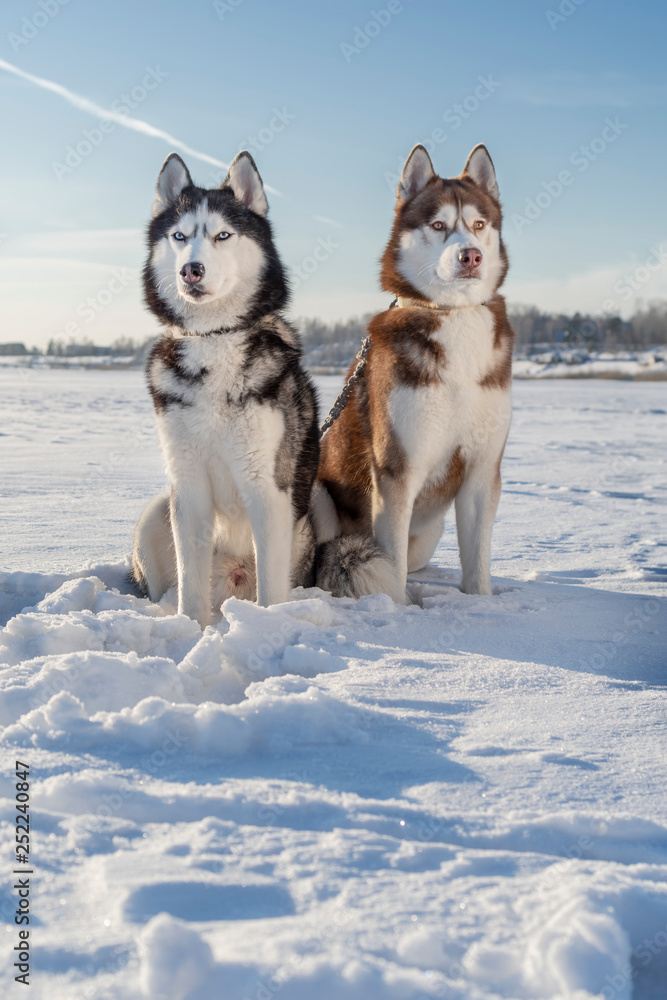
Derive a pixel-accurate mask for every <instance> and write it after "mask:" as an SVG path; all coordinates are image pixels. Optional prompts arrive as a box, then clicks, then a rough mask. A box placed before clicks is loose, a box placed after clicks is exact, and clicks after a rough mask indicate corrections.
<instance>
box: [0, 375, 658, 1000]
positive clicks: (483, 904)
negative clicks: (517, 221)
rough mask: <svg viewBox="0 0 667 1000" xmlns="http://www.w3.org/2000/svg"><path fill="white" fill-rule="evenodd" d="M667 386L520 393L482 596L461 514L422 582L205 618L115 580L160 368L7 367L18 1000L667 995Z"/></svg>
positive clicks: (141, 492) (2, 963)
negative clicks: (149, 376) (21, 932)
mask: <svg viewBox="0 0 667 1000" xmlns="http://www.w3.org/2000/svg"><path fill="white" fill-rule="evenodd" d="M318 381H319V385H320V388H321V392H322V397H323V400H324V403H325V405H327V406H328V405H329V403H330V402H331V401H332V399H333V397H334V395H335V392H336V390H337V388H338V385H339V380H338V379H335V378H322V379H320V380H318ZM665 403H666V400H665V390H664V387H663V386H662V385H660V384H659V383H655V384H651V383H641V384H635V383H625V382H607V381H587V380H582V381H568V382H563V381H555V382H548V383H545V382H521V383H519V384H517V385H516V386H515V414H514V422H513V426H512V432H511V436H510V441H509V444H508V450H507V456H506V459H505V463H504V492H503V497H502V500H501V504H500V509H499V513H498V520H497V525H496V531H495V536H494V584H495V594H494V596H493V597H488V598H487V597H469V596H465V595H463V594H461V593H460V592H459V590H458V589H457V586H456V584H457V580H458V577H459V573H458V568H457V555H456V547H455V534H454V530H453V526H452V525H451V524H450V525H449V527H448V529H447V531H446V533H445V537H444V538H443V541H442V543H441V545H440V547H439V549H438V552H437V554H436V558H435V559H434V562H433V565H432V566H430V567H429V568H428V569H427V570H426V571H424V572H423V573H421V574H419V575H418V576H416V577H415V578H414V580H413V581H412V583H411V589H412V593H413V597H414V598H415V602H416V603H415V604H414V605H412V606H411V607H409V608H397V607H395V606H394V605H393V604H392V603H391V601H390V600H389V599H388V598H386V597H384V596H377V597H369V598H365V599H363V600H361V601H358V602H354V601H350V600H333V599H331V598H329V597H327V596H326V595H324V594H322V593H321V592H319V591H308V592H303V591H297V592H295V593H294V595H293V600H292V602H291V603H290V604H287V605H282V606H279V607H276V608H271V609H260V608H256V607H255V606H254V605H250V604H245V603H243V602H238V601H229V602H227V604H226V605H225V608H224V612H225V621H224V623H223V624H221V625H219V626H217V627H214V628H209V629H207V631H206V632H205V633H204V634H203V635H202V633H201V631H200V630H199V628H198V626H197V625H196V624H195V623H193V622H191V621H189V620H188V619H184V618H180V617H178V616H176V615H174V614H173V606H171V605H170V603H169V600H168V599H165V601H164V602H163V605H162V606H155V605H151V604H150V603H148V602H147V601H144V600H139V599H138V598H136V597H134V596H132V595H131V594H130V593H128V588H127V586H126V584H125V579H124V576H125V564H124V562H123V559H124V556H125V555H126V553H127V552H128V551H129V547H130V539H131V531H132V525H133V522H134V520H135V518H136V516H137V515H138V513H139V511H140V509H141V507H142V504H143V503H144V502H145V500H146V499H147V498H148V497H149V496H151V495H152V494H153V493H154V492H155V491H156V490H158V489H160V488H161V487H162V486H163V484H164V476H163V473H162V470H161V463H160V458H159V455H158V451H157V443H156V439H155V434H154V430H153V423H152V415H151V411H150V406H149V403H148V399H147V394H146V391H145V388H144V386H143V380H142V375H141V373H140V372H136V371H126V372H120V371H83V370H70V371H49V370H33V371H30V370H24V371H17V370H11V369H8V368H5V369H1V370H0V418H1V424H0V428H1V431H2V436H0V469H1V470H2V498H1V500H0V517H1V519H2V524H3V532H2V536H3V544H2V549H3V553H2V563H3V566H4V568H5V570H6V572H5V573H4V574H3V575H2V577H1V578H0V590H1V591H2V594H1V595H0V596H1V597H2V601H3V609H4V610H3V613H2V618H1V620H0V621H1V623H4V622H7V624H6V627H5V629H4V631H3V632H2V633H1V634H0V661H1V662H2V663H4V664H5V665H4V666H2V667H0V685H1V692H2V693H1V696H0V727H1V732H0V735H1V739H2V750H3V760H4V763H5V774H6V775H7V774H9V775H11V774H12V773H13V768H14V761H15V759H16V758H18V759H20V760H22V761H27V762H28V763H30V765H31V803H32V825H31V837H32V849H33V855H32V860H33V862H34V868H35V872H36V874H35V875H34V876H33V881H34V885H33V896H32V923H31V932H32V934H31V939H30V940H31V950H32V952H33V959H32V971H31V980H32V989H31V994H30V995H31V996H32V997H34V998H40V1000H41V998H44V1000H79V998H82V1000H83V998H93V997H95V998H100V1000H102V998H104V1000H107V998H108V1000H121V998H122V1000H140V998H142V1000H143V998H150V1000H186V998H189V1000H194V998H195V997H197V998H199V1000H272V998H273V997H276V996H277V997H279V998H280V1000H315V998H317V1000H346V998H350V1000H427V998H432V997H439V998H441V997H445V998H447V1000H482V998H484V1000H492V998H503V1000H533V998H534V1000H538V998H551V1000H556V998H558V1000H565V998H568V1000H570V998H574V1000H590V998H591V997H604V998H605V1000H630V998H633V1000H664V998H665V996H667V987H666V983H667V791H666V789H667V754H666V753H665V746H666V735H667V734H666V718H667V713H666V711H665V685H666V683H667V653H666V649H667V643H666V641H665V640H666V631H667V629H666V618H665V607H666V602H665V599H664V598H665V594H666V592H667V566H666V562H667V560H666V559H665V544H666V540H665V533H664V527H665V507H666V502H667V493H666V484H665V448H664V442H665V428H666V423H667V421H666V417H667V406H666V405H665ZM4 789H5V792H4V794H5V795H6V796H7V797H6V798H5V799H4V800H2V801H1V802H0V807H1V810H2V812H1V816H2V821H3V823H2V826H1V827H0V857H2V858H3V859H4V862H3V865H4V867H3V868H2V871H3V875H4V874H5V873H6V882H5V888H4V889H3V894H2V896H1V897H0V912H2V916H3V920H4V921H5V927H6V931H5V932H1V933H0V942H2V941H3V938H4V944H3V947H2V948H0V969H1V970H2V975H3V977H4V982H5V985H4V986H3V992H2V995H3V997H14V996H16V997H19V996H22V995H23V993H22V991H23V990H24V987H23V986H22V985H20V984H16V983H15V982H14V979H13V977H14V975H15V970H14V969H13V965H12V963H13V962H14V961H15V958H14V957H12V956H13V955H14V954H15V952H13V950H12V949H13V948H14V946H15V945H18V936H17V932H18V928H17V927H16V925H15V924H14V922H13V920H14V910H15V909H16V899H17V897H16V890H14V889H12V888H11V885H12V883H11V877H12V876H11V874H10V873H11V864H12V858H13V852H14V822H15V816H16V813H15V811H14V806H13V795H14V789H13V781H11V780H10V781H9V782H7V783H6V784H5V785H4Z"/></svg>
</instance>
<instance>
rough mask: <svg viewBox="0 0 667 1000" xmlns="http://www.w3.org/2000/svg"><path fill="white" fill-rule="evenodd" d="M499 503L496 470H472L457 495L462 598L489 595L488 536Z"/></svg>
mask: <svg viewBox="0 0 667 1000" xmlns="http://www.w3.org/2000/svg"><path fill="white" fill-rule="evenodd" d="M499 499H500V473H499V471H498V470H497V466H496V465H495V464H494V465H490V466H489V465H484V466H481V467H480V468H478V469H475V468H473V469H472V470H470V472H469V474H468V475H467V476H466V478H465V480H464V482H463V484H462V486H461V488H460V490H459V492H458V493H457V495H456V501H455V504H456V533H457V535H458V539H459V554H460V556H461V569H462V577H461V589H462V590H463V592H464V594H490V593H491V533H492V531H493V521H494V518H495V516H496V509H497V507H498V500H499Z"/></svg>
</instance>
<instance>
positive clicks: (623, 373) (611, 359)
mask: <svg viewBox="0 0 667 1000" xmlns="http://www.w3.org/2000/svg"><path fill="white" fill-rule="evenodd" d="M514 377H515V378H521V379H524V378H540V379H543V378H549V379H552V378H618V379H629V380H633V379H637V380H639V381H644V380H647V381H651V380H654V379H655V380H657V381H663V382H664V381H665V380H667V351H665V348H664V347H661V348H655V349H654V350H651V351H615V352H613V353H612V352H611V351H593V352H591V353H589V352H588V351H585V350H581V349H578V348H563V347H560V348H556V349H554V350H549V351H546V352H543V353H532V354H526V355H522V356H520V357H517V358H515V359H514Z"/></svg>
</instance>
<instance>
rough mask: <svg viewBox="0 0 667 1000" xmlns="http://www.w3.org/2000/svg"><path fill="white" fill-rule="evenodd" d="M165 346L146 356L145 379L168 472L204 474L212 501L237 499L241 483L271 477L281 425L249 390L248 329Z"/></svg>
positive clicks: (178, 478) (191, 476)
mask: <svg viewBox="0 0 667 1000" xmlns="http://www.w3.org/2000/svg"><path fill="white" fill-rule="evenodd" d="M168 346H169V347H170V348H174V350H171V351H170V350H165V351H164V352H162V353H160V352H158V353H156V355H155V356H154V358H153V361H152V363H151V366H150V369H149V382H150V384H151V387H152V388H153V390H154V398H155V399H156V404H157V405H156V409H157V412H156V419H157V427H158V434H159V438H160V445H161V448H162V453H163V455H164V458H165V462H166V466H167V473H168V475H169V478H170V480H171V482H172V484H175V483H179V484H184V483H185V482H187V481H188V480H198V481H201V480H202V478H205V479H206V480H207V481H208V482H209V483H210V485H211V487H212V490H213V494H214V497H215V500H216V506H219V505H220V504H223V505H228V504H229V503H230V502H238V501H239V500H240V498H242V497H243V494H244V492H245V488H246V486H247V484H248V483H249V482H251V481H253V480H257V479H260V478H271V477H273V474H274V470H275V458H276V453H277V451H278V449H279V446H280V443H281V441H282V439H283V435H284V430H285V427H284V419H283V415H282V414H281V412H280V411H279V410H278V409H276V408H275V407H273V406H270V405H266V403H265V402H263V401H262V399H261V398H258V397H257V396H256V395H253V389H255V388H256V386H255V385H254V384H253V381H254V380H256V378H257V375H258V372H257V367H256V366H253V371H252V373H249V371H248V366H247V358H248V334H247V333H246V332H244V331H240V332H235V333H229V334H222V335H219V336H211V337H184V338H179V339H176V340H175V342H174V344H172V345H168ZM270 363H271V362H270V359H267V365H270ZM160 400H162V401H163V403H164V405H162V406H160Z"/></svg>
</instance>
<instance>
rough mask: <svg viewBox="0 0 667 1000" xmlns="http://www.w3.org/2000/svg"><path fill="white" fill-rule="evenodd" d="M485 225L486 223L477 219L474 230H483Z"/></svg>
mask: <svg viewBox="0 0 667 1000" xmlns="http://www.w3.org/2000/svg"><path fill="white" fill-rule="evenodd" d="M485 225H486V222H482V220H481V219H478V220H477V222H476V223H475V229H484V226H485Z"/></svg>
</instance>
